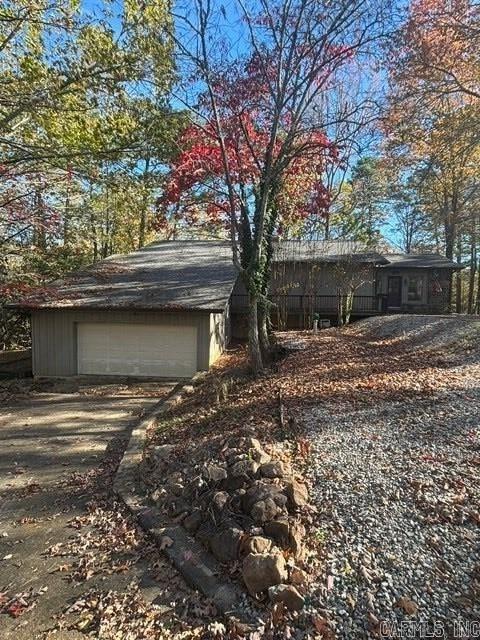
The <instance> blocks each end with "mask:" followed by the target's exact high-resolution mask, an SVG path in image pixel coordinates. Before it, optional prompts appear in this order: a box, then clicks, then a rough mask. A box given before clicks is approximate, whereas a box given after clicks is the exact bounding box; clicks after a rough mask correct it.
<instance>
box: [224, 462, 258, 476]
mask: <svg viewBox="0 0 480 640" xmlns="http://www.w3.org/2000/svg"><path fill="white" fill-rule="evenodd" d="M257 470H258V462H255V460H250V459H249V458H248V457H246V459H245V460H239V461H238V462H235V464H234V465H233V466H232V467H231V469H230V470H229V472H228V473H229V475H231V476H232V477H235V476H245V477H246V478H247V479H248V478H254V477H255V475H256V473H257Z"/></svg>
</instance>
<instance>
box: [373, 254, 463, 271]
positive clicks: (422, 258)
mask: <svg viewBox="0 0 480 640" xmlns="http://www.w3.org/2000/svg"><path fill="white" fill-rule="evenodd" d="M384 258H385V259H386V260H387V261H388V264H385V265H383V266H385V267H395V268H402V269H403V268H411V269H463V265H461V264H457V263H456V262H453V261H452V260H450V259H449V258H445V256H441V255H440V254H439V253H385V254H384Z"/></svg>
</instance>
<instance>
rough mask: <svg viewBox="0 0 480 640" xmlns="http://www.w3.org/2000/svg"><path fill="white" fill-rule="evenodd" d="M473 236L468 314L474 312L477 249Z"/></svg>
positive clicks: (473, 236)
mask: <svg viewBox="0 0 480 640" xmlns="http://www.w3.org/2000/svg"><path fill="white" fill-rule="evenodd" d="M475 241H476V238H475V235H472V239H471V246H470V278H469V282H468V308H467V312H468V313H474V311H475V275H476V273H477V247H476V244H475Z"/></svg>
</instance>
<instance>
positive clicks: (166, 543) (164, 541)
mask: <svg viewBox="0 0 480 640" xmlns="http://www.w3.org/2000/svg"><path fill="white" fill-rule="evenodd" d="M172 544H173V540H172V539H171V538H170V537H169V536H162V538H161V540H160V545H159V548H160V551H163V550H164V549H168V548H169V547H171V546H172Z"/></svg>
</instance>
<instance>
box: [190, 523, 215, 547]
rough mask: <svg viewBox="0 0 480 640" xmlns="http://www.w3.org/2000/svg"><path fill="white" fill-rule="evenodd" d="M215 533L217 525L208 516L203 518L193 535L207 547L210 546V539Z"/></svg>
mask: <svg viewBox="0 0 480 640" xmlns="http://www.w3.org/2000/svg"><path fill="white" fill-rule="evenodd" d="M216 533H217V527H216V526H215V523H214V522H213V521H212V520H211V518H208V519H207V520H204V521H203V522H202V524H201V525H200V526H199V527H198V529H197V533H196V535H195V537H196V538H197V540H198V541H199V542H201V543H202V544H203V545H204V546H205V547H207V548H208V547H209V546H210V541H211V539H212V538H213V536H214V535H215V534H216Z"/></svg>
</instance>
